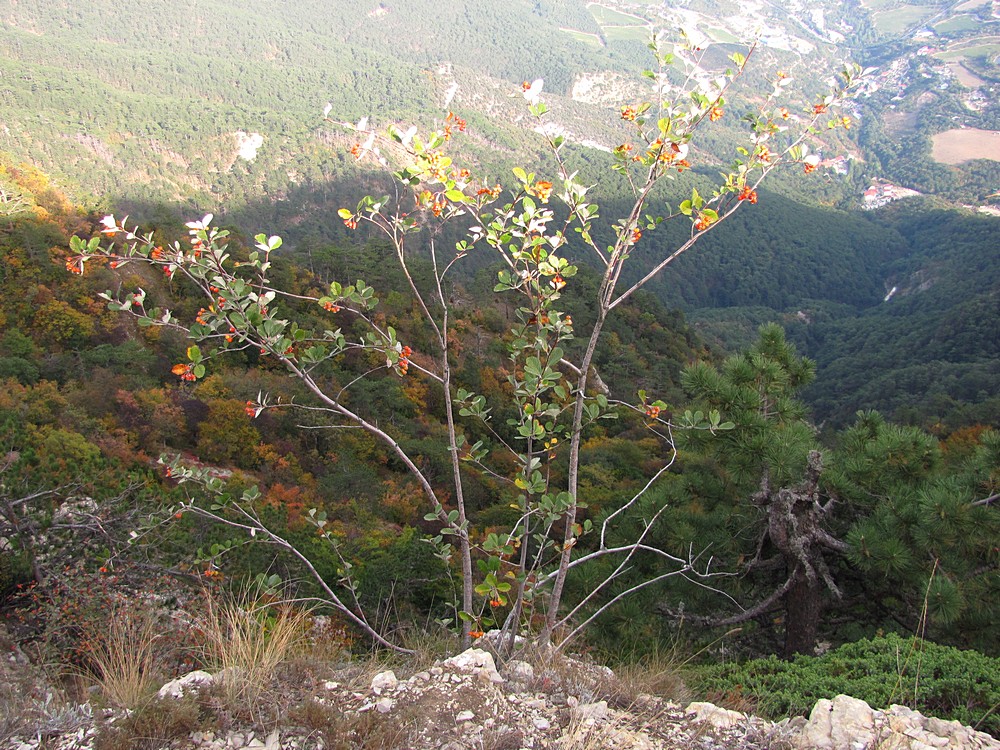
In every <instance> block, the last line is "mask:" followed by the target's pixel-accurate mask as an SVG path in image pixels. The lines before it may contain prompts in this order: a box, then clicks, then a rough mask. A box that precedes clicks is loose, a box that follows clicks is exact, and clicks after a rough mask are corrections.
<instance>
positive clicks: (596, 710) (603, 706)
mask: <svg viewBox="0 0 1000 750" xmlns="http://www.w3.org/2000/svg"><path fill="white" fill-rule="evenodd" d="M570 716H572V717H573V719H574V720H575V721H577V722H579V723H580V724H586V725H588V726H593V725H594V724H598V723H600V722H602V721H604V720H605V719H606V718H607V717H608V702H607V701H598V702H597V703H584V704H582V705H579V706H576V707H575V708H572V709H570Z"/></svg>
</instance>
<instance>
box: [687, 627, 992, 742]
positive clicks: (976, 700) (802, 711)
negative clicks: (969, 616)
mask: <svg viewBox="0 0 1000 750" xmlns="http://www.w3.org/2000/svg"><path fill="white" fill-rule="evenodd" d="M698 683H699V687H700V689H701V690H702V691H704V692H705V693H707V694H708V696H709V697H716V699H720V698H722V697H723V696H729V697H730V698H742V699H745V700H750V701H752V704H753V705H754V707H755V708H754V710H755V711H756V712H759V713H761V714H763V715H764V716H768V717H770V718H774V719H779V718H782V717H785V716H794V715H808V714H809V712H810V711H811V710H812V707H813V706H814V705H815V703H816V701H817V700H819V699H821V698H832V697H833V696H835V695H850V696H853V697H855V698H859V699H861V700H863V701H866V702H867V703H868V704H869V705H871V706H872V707H873V708H888V707H889V706H890V705H891V704H894V703H895V704H900V705H905V706H908V707H910V708H913V709H915V710H918V711H921V712H922V713H924V714H925V715H927V716H936V717H939V718H943V719H956V720H958V721H960V722H961V723H963V724H968V725H971V726H973V727H975V728H977V729H979V730H981V731H984V732H989V733H991V734H993V735H996V734H997V733H998V732H1000V717H998V716H997V714H996V706H997V704H998V703H1000V659H997V658H993V657H989V656H984V655H982V654H980V653H977V652H975V651H963V650H959V649H956V648H952V647H948V646H939V645H936V644H934V643H931V642H928V641H923V640H919V639H917V638H912V637H903V636H901V635H897V634H895V633H889V634H886V635H884V636H880V637H876V638H872V639H862V640H859V641H856V642H853V643H847V644H844V645H843V646H840V647H839V648H837V649H834V650H833V651H830V652H828V653H826V654H824V655H823V656H819V657H808V656H799V657H797V658H796V659H795V660H793V661H790V662H789V661H782V660H780V659H777V658H775V657H770V658H767V659H755V660H752V661H748V662H744V663H742V664H735V663H734V664H722V665H714V666H706V667H702V668H699V669H698Z"/></svg>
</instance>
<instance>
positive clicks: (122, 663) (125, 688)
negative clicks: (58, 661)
mask: <svg viewBox="0 0 1000 750" xmlns="http://www.w3.org/2000/svg"><path fill="white" fill-rule="evenodd" d="M159 639H160V636H159V635H158V634H157V621H156V617H155V615H154V614H153V613H152V611H151V610H149V609H143V610H140V611H136V607H134V606H128V605H126V604H117V605H116V606H115V607H114V608H113V609H112V610H111V612H110V614H109V616H108V618H107V620H106V621H105V622H104V623H101V624H100V625H98V624H89V625H88V628H87V632H86V642H87V643H88V644H89V648H88V649H87V656H88V660H87V661H88V665H87V666H88V671H89V676H91V677H93V678H94V679H95V680H96V681H97V684H98V686H99V687H100V689H101V694H102V695H103V696H104V699H105V700H107V701H108V702H109V703H112V704H113V705H115V706H119V707H121V708H128V709H132V708H135V707H137V706H139V705H140V704H141V703H142V702H143V701H145V700H146V699H147V698H148V697H149V695H150V693H152V691H153V689H154V688H155V687H156V685H157V677H158V675H157V674H156V664H157V641H159ZM85 676H86V675H85Z"/></svg>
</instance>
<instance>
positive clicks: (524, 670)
mask: <svg viewBox="0 0 1000 750" xmlns="http://www.w3.org/2000/svg"><path fill="white" fill-rule="evenodd" d="M507 676H508V677H510V679H512V680H517V681H518V682H530V681H531V680H533V679H534V678H535V668H534V667H533V666H531V665H530V664H529V663H528V662H526V661H520V660H517V659H515V660H514V661H512V662H510V663H509V664H507Z"/></svg>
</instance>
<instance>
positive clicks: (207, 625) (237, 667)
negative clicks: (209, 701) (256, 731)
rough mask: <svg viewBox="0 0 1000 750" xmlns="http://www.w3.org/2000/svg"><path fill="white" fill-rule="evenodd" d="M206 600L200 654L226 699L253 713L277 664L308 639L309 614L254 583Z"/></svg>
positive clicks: (270, 680)
mask: <svg viewBox="0 0 1000 750" xmlns="http://www.w3.org/2000/svg"><path fill="white" fill-rule="evenodd" d="M205 602H206V604H205V611H204V613H203V614H202V616H201V617H200V618H199V619H198V625H199V628H200V629H201V631H202V633H203V637H204V642H203V644H202V658H203V660H204V662H205V664H206V665H207V666H208V667H209V669H210V670H211V671H212V672H213V673H217V678H221V679H220V681H219V684H220V685H221V686H222V690H223V692H224V694H225V695H226V697H227V698H228V700H229V701H230V703H231V704H232V705H234V706H242V707H246V708H247V709H249V710H250V711H251V713H256V711H257V708H258V707H259V705H260V703H261V700H262V697H263V696H264V694H265V692H266V691H267V689H268V687H269V686H270V685H271V683H272V681H273V680H274V678H275V675H276V673H277V670H278V667H279V666H280V665H282V664H284V663H285V662H287V661H288V660H289V659H290V658H291V657H292V655H293V654H294V653H295V651H296V649H298V648H299V647H301V646H303V645H305V644H306V642H307V639H308V633H309V626H310V623H311V614H310V612H309V611H308V610H307V609H303V608H302V607H298V606H295V605H292V604H289V603H287V602H284V601H280V600H275V599H274V598H272V597H270V596H267V595H265V594H264V593H263V592H261V591H258V590H256V589H254V588H246V589H244V590H242V591H240V592H238V593H236V594H233V595H229V596H224V597H222V598H220V599H217V598H214V597H211V596H206V598H205Z"/></svg>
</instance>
